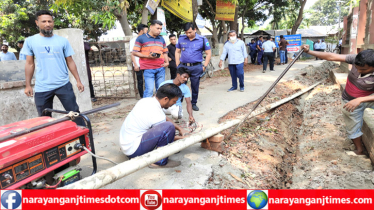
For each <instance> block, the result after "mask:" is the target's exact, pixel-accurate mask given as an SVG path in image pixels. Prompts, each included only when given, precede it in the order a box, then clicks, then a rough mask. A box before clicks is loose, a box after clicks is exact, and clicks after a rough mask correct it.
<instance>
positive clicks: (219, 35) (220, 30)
mask: <svg viewBox="0 0 374 210" xmlns="http://www.w3.org/2000/svg"><path fill="white" fill-rule="evenodd" d="M222 35H223V25H222V22H221V24H220V26H219V28H218V39H217V40H218V43H221V38H222Z"/></svg>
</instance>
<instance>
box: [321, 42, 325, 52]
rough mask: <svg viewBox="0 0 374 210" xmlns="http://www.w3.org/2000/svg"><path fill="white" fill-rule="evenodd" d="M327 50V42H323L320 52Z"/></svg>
mask: <svg viewBox="0 0 374 210" xmlns="http://www.w3.org/2000/svg"><path fill="white" fill-rule="evenodd" d="M325 50H326V42H325V40H322V43H321V49H320V51H321V52H325Z"/></svg>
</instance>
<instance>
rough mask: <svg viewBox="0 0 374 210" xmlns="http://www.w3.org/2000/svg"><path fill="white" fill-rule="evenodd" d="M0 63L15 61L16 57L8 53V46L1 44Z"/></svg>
mask: <svg viewBox="0 0 374 210" xmlns="http://www.w3.org/2000/svg"><path fill="white" fill-rule="evenodd" d="M1 51H2V52H1V53H0V61H12V60H14V61H16V60H17V57H16V55H14V53H12V52H8V45H6V44H3V45H2V46H1Z"/></svg>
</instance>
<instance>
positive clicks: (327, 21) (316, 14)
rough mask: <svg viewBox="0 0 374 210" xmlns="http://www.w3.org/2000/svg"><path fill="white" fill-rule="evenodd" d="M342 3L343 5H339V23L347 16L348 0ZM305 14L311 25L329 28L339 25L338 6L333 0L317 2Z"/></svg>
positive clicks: (319, 0)
mask: <svg viewBox="0 0 374 210" xmlns="http://www.w3.org/2000/svg"><path fill="white" fill-rule="evenodd" d="M342 1H344V2H345V3H341V16H340V17H341V20H340V22H341V21H342V20H343V17H344V16H347V15H348V12H349V1H350V0H342ZM307 12H308V13H309V16H310V22H311V24H312V25H317V26H331V25H335V24H338V23H339V4H338V3H337V2H336V1H335V0H318V1H317V2H316V3H315V4H314V5H313V6H312V7H311V9H309V10H308V11H307Z"/></svg>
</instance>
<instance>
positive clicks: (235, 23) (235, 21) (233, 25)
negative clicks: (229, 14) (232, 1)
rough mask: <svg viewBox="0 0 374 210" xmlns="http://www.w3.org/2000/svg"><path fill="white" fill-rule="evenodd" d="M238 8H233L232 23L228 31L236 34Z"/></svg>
mask: <svg viewBox="0 0 374 210" xmlns="http://www.w3.org/2000/svg"><path fill="white" fill-rule="evenodd" d="M238 10H239V8H238V7H235V16H234V21H231V22H230V30H235V31H236V33H238Z"/></svg>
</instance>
